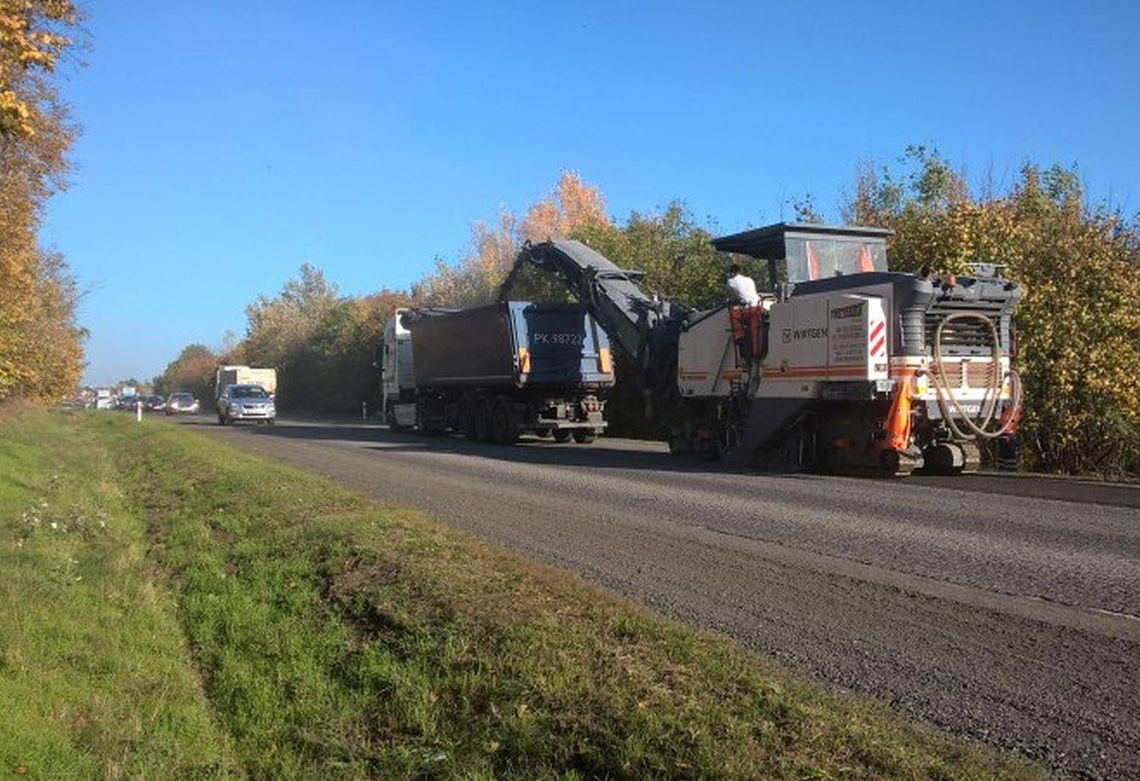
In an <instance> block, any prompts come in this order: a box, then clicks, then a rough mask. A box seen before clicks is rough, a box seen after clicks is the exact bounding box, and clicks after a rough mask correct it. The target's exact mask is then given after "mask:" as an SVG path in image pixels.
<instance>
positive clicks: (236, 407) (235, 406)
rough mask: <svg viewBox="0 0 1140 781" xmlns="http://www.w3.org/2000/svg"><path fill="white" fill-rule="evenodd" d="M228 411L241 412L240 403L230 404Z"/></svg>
mask: <svg viewBox="0 0 1140 781" xmlns="http://www.w3.org/2000/svg"><path fill="white" fill-rule="evenodd" d="M230 412H241V405H240V404H231V405H230Z"/></svg>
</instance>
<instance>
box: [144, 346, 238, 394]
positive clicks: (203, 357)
mask: <svg viewBox="0 0 1140 781" xmlns="http://www.w3.org/2000/svg"><path fill="white" fill-rule="evenodd" d="M221 363H223V361H222V360H220V357H219V356H218V355H217V354H216V353H215V352H214V351H213V350H211V349H210V348H209V347H207V346H206V345H204V344H190V345H187V346H186V347H184V348H182V352H180V353H179V354H178V357H177V358H175V359H174V360H173V361H171V362H170V363H169V364H167V366H166V369H165V370H164V371H163V372H162V374H160V375H159V376H158V377H155V379H154V392H155V393H158V394H161V395H163V396H165V395H167V394H170V393H174V392H176V391H182V392H185V393H192V394H194V396H195V397H196V398H198V399H199V400H200V401H202V402H203V405H204V406H208V404H209V399H210V398H212V397H213V382H214V375H215V372H216V370H217V368H218V365H219V364H221Z"/></svg>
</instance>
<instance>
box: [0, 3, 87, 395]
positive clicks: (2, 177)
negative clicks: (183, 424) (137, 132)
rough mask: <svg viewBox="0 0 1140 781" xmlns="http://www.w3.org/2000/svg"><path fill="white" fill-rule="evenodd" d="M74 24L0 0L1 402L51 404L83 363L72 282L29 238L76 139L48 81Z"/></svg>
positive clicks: (71, 13)
mask: <svg viewBox="0 0 1140 781" xmlns="http://www.w3.org/2000/svg"><path fill="white" fill-rule="evenodd" d="M75 21H76V14H75V9H74V7H73V6H72V4H71V3H69V2H62V1H57V0H0V400H3V399H4V398H7V397H9V396H13V395H19V396H23V397H26V398H31V399H44V400H49V399H53V398H56V397H58V396H59V395H61V394H63V393H65V392H67V391H69V390H71V389H72V388H74V387H75V383H76V381H77V380H78V376H79V373H80V370H81V369H82V366H83V348H82V342H83V338H84V336H85V332H84V330H83V329H82V328H80V327H79V326H78V324H77V323H76V321H75V306H76V303H77V301H78V293H77V290H76V288H75V283H74V281H73V279H72V278H71V275H70V272H69V271H68V269H67V265H66V263H65V262H64V259H63V257H62V256H60V255H59V254H57V253H49V252H45V251H43V250H42V249H41V248H40V247H39V246H38V244H37V240H36V234H37V231H38V230H39V224H40V219H41V215H42V210H43V204H44V201H45V200H46V199H47V198H48V197H49V196H50V195H51V194H52V193H53V192H55V191H57V190H59V189H61V188H62V187H64V186H65V184H66V180H65V176H66V173H67V170H68V164H67V157H66V155H67V151H68V149H69V148H70V146H71V143H72V140H73V137H74V134H75V129H74V127H73V126H72V125H71V124H70V121H69V119H68V115H67V111H66V108H65V107H64V106H63V104H62V103H61V102H60V100H59V98H58V95H57V92H56V90H55V88H54V85H53V84H52V83H51V82H50V81H49V79H48V78H47V77H48V75H49V74H50V73H51V71H52V70H53V69H54V67H55V65H56V63H57V62H58V60H59V58H60V57H61V56H62V55H63V53H64V50H65V49H66V48H67V46H68V45H69V44H70V38H69V37H68V36H67V35H66V34H65V31H66V30H67V29H68V28H69V27H70V26H72V25H74V23H75Z"/></svg>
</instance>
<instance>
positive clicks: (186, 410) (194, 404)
mask: <svg viewBox="0 0 1140 781" xmlns="http://www.w3.org/2000/svg"><path fill="white" fill-rule="evenodd" d="M199 409H201V406H200V405H199V404H198V400H197V399H196V398H194V394H192V393H182V392H179V393H171V394H170V395H169V396H167V398H166V414H167V415H180V414H186V415H197V414H198V410H199Z"/></svg>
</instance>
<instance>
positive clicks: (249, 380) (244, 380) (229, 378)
mask: <svg viewBox="0 0 1140 781" xmlns="http://www.w3.org/2000/svg"><path fill="white" fill-rule="evenodd" d="M227 385H260V386H261V387H262V388H263V389H264V390H265V392H266V393H268V394H269V395H270V396H275V395H276V394H277V370H276V369H256V368H254V367H252V366H241V365H229V366H219V367H218V370H217V372H215V374H214V398H215V399H217V398H218V397H219V396H221V395H222V392H223V391H224V390H225V389H226V386H227Z"/></svg>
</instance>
